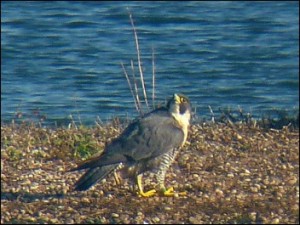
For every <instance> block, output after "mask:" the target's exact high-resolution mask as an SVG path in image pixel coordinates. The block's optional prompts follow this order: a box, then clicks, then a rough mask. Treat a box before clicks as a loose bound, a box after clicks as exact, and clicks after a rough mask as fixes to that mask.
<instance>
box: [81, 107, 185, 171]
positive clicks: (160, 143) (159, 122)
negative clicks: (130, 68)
mask: <svg viewBox="0 0 300 225" xmlns="http://www.w3.org/2000/svg"><path fill="white" fill-rule="evenodd" d="M183 139H184V134H183V131H182V130H181V129H179V128H178V127H176V126H175V125H174V121H173V118H172V117H170V116H168V115H167V114H166V113H158V114H152V115H149V116H147V117H145V118H142V119H140V120H138V121H135V122H134V123H132V124H130V125H129V126H128V127H127V128H126V129H125V131H124V132H123V133H122V134H121V135H120V137H119V138H117V139H115V140H114V141H113V142H112V143H110V144H109V145H108V146H107V147H106V149H105V151H104V153H103V155H101V156H100V157H97V158H94V159H91V160H88V161H87V162H85V163H83V164H82V165H81V166H79V167H77V168H76V169H85V168H94V167H98V166H105V165H112V164H116V163H121V162H123V163H134V162H136V161H140V160H148V159H151V158H155V157H157V156H159V155H162V154H164V153H166V152H168V151H170V150H172V149H173V148H177V147H180V146H181V144H182V142H183Z"/></svg>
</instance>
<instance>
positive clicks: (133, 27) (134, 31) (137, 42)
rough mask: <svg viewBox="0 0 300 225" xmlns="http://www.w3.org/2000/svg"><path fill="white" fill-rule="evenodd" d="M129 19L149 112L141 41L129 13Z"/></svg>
mask: <svg viewBox="0 0 300 225" xmlns="http://www.w3.org/2000/svg"><path fill="white" fill-rule="evenodd" d="M129 18H130V22H131V26H132V29H133V33H134V39H135V45H136V51H137V57H138V67H139V71H140V76H141V83H142V87H143V94H144V99H145V102H146V106H147V109H148V110H149V105H148V100H147V93H146V87H145V82H144V75H143V69H142V63H141V55H140V48H139V41H138V36H137V33H136V29H135V26H134V23H133V19H132V15H131V13H129Z"/></svg>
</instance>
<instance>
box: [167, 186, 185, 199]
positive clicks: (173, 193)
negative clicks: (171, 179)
mask: <svg viewBox="0 0 300 225" xmlns="http://www.w3.org/2000/svg"><path fill="white" fill-rule="evenodd" d="M162 195H163V196H165V197H175V196H177V195H178V196H185V195H187V193H186V191H183V192H174V188H173V187H170V188H169V189H167V190H163V191H162Z"/></svg>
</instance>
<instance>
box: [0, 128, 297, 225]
mask: <svg viewBox="0 0 300 225" xmlns="http://www.w3.org/2000/svg"><path fill="white" fill-rule="evenodd" d="M123 128H124V126H121V125H120V124H118V123H111V124H108V125H103V126H100V125H99V126H95V127H93V128H83V127H81V128H78V129H76V128H71V129H67V128H65V129H63V128H57V129H49V128H40V127H38V126H33V125H21V126H17V125H14V124H11V125H2V126H1V223H126V224H127V223H144V224H148V223H179V224H182V223H253V224H256V223H274V224H276V223H277V224H278V223H289V224H290V223H299V130H298V129H289V128H287V127H285V128H283V129H280V130H275V129H263V128H259V127H257V126H253V125H251V126H249V125H246V124H227V125H225V124H195V125H192V126H191V128H190V134H189V137H188V143H187V144H186V145H185V147H184V148H183V149H182V150H181V153H180V154H179V155H178V157H177V159H176V161H175V162H174V163H173V165H172V167H171V168H170V170H169V173H168V174H167V177H166V186H167V187H169V186H173V187H174V189H175V190H176V191H186V192H187V195H186V196H177V197H160V196H155V197H151V198H142V197H139V196H138V195H137V194H136V193H135V191H134V190H133V188H132V185H131V184H130V183H129V181H128V180H123V181H122V183H121V185H118V184H116V182H115V180H114V178H113V176H111V177H107V179H105V180H103V181H102V182H98V183H97V185H94V186H93V187H92V188H91V189H89V190H88V191H85V192H73V191H72V185H73V184H74V182H75V181H76V180H77V179H78V178H79V176H80V175H81V174H82V172H67V170H68V169H70V168H73V167H75V165H76V163H77V162H79V161H81V160H82V159H83V158H88V157H90V156H91V154H94V153H97V152H99V153H100V152H101V150H103V148H104V146H105V144H106V143H109V142H110V141H111V139H112V138H115V137H116V136H117V135H118V134H119V133H120V132H121V131H122V129H123ZM145 178H146V179H145V181H144V182H145V183H146V185H145V189H146V190H148V189H150V188H151V187H153V185H155V180H154V179H153V174H146V176H145Z"/></svg>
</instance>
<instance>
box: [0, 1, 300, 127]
mask: <svg viewBox="0 0 300 225" xmlns="http://www.w3.org/2000/svg"><path fill="white" fill-rule="evenodd" d="M128 9H129V10H130V12H132V14H133V18H134V21H135V25H136V29H137V32H138V36H139V43H140V50H141V57H142V63H143V68H144V71H143V72H144V76H145V79H146V88H147V89H148V95H150V97H151V90H152V87H151V82H152V81H151V79H152V78H151V77H152V59H151V57H152V48H153V49H154V52H155V70H156V72H155V74H156V100H157V102H161V101H164V100H165V99H166V98H167V97H169V96H170V95H171V94H172V93H174V92H181V93H184V94H186V95H188V96H189V97H190V99H191V101H192V102H193V106H194V107H197V115H198V117H200V118H205V117H209V115H210V111H209V108H208V106H211V108H212V109H213V110H214V111H215V112H216V113H217V111H218V109H219V107H222V108H226V107H231V108H233V109H236V108H238V107H241V108H242V109H244V111H246V112H250V113H252V114H253V115H255V116H261V115H262V114H264V113H268V112H270V111H272V110H274V109H281V110H282V109H283V110H287V111H293V110H297V109H299V3H298V2H286V1H283V2H277V1H276V2H227V1H226V2H186V1H184V2H116V3H114V2H69V1H68V2H61V1H59V2H47V1H45V2H10V1H5V2H1V121H2V122H5V121H6V122H7V121H11V119H13V118H15V117H16V116H17V115H19V116H21V113H22V118H21V119H25V118H40V116H43V117H46V120H45V122H48V124H51V123H53V121H60V120H64V121H66V122H68V121H69V120H70V117H69V116H70V115H72V116H73V118H74V119H75V120H78V115H80V119H81V121H82V123H84V124H93V123H94V121H95V120H96V118H97V117H99V118H100V119H101V120H103V121H105V120H107V119H111V118H112V117H113V116H121V117H126V116H128V117H130V118H133V117H135V116H136V115H137V112H136V111H135V107H134V104H133V99H132V97H131V94H130V91H129V89H128V85H127V81H126V79H125V76H124V73H123V71H122V67H121V62H123V63H124V64H125V66H126V68H127V71H128V73H129V74H131V69H130V61H131V59H132V60H134V62H135V65H136V68H135V74H136V75H138V74H139V73H138V67H137V63H136V62H137V54H136V48H135V41H134V36H133V31H132V27H131V24H130V20H129V16H128ZM150 99H151V98H150ZM17 112H19V114H17V115H16V113H17Z"/></svg>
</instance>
